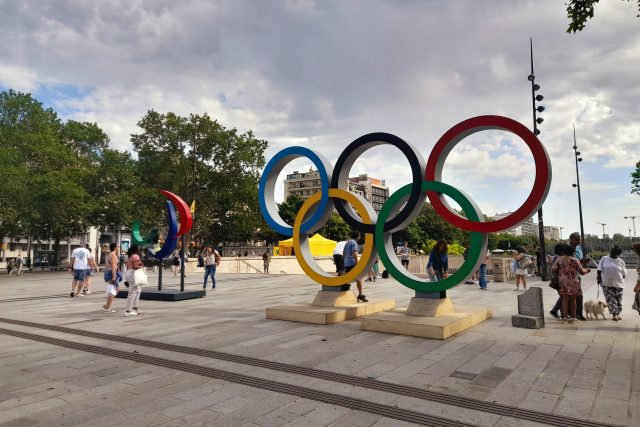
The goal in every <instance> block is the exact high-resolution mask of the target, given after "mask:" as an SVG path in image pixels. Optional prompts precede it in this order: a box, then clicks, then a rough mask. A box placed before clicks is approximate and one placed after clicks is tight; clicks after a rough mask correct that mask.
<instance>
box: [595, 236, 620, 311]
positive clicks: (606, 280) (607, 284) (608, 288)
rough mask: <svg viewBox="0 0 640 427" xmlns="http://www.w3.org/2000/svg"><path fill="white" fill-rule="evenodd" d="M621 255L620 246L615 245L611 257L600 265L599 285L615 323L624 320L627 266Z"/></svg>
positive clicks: (602, 260) (607, 256) (603, 259)
mask: <svg viewBox="0 0 640 427" xmlns="http://www.w3.org/2000/svg"><path fill="white" fill-rule="evenodd" d="M621 253H622V249H620V246H618V245H615V246H614V247H612V248H611V250H610V251H609V255H605V256H603V257H602V258H601V259H600V263H599V264H598V285H599V286H602V293H604V298H605V299H606V300H607V306H608V307H609V313H611V315H612V316H613V320H615V321H618V320H622V317H620V312H621V311H622V291H623V290H624V279H625V277H627V266H626V265H625V263H624V261H623V260H622V259H620V254H621Z"/></svg>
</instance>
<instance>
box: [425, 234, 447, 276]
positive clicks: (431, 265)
mask: <svg viewBox="0 0 640 427" xmlns="http://www.w3.org/2000/svg"><path fill="white" fill-rule="evenodd" d="M448 252H449V247H448V246H447V241H446V240H439V241H438V242H437V243H436V244H435V245H434V246H433V249H432V250H431V253H430V254H429V262H428V263H427V273H429V275H430V276H431V280H434V279H435V281H437V282H439V281H440V280H443V279H446V278H447V276H448V275H449V273H448V271H449V255H448Z"/></svg>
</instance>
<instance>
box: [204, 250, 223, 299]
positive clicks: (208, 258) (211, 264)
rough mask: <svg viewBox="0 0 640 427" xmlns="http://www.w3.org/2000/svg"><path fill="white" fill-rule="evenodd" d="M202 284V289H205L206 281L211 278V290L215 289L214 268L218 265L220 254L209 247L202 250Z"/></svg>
mask: <svg viewBox="0 0 640 427" xmlns="http://www.w3.org/2000/svg"><path fill="white" fill-rule="evenodd" d="M204 253H205V258H204V284H203V285H202V289H207V279H208V278H209V276H211V290H215V289H216V267H217V266H219V265H220V254H219V253H218V251H216V250H215V249H212V248H211V246H207V247H206V249H205V250H204Z"/></svg>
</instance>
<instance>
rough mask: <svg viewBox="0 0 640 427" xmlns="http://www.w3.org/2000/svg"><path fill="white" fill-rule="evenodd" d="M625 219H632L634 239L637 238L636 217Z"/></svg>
mask: <svg viewBox="0 0 640 427" xmlns="http://www.w3.org/2000/svg"><path fill="white" fill-rule="evenodd" d="M624 219H631V221H632V222H633V237H636V217H635V216H625V217H624Z"/></svg>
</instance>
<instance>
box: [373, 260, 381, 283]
mask: <svg viewBox="0 0 640 427" xmlns="http://www.w3.org/2000/svg"><path fill="white" fill-rule="evenodd" d="M371 270H372V271H373V281H374V282H375V281H376V279H377V278H378V274H379V273H380V258H378V257H376V262H374V263H373V267H372V268H371Z"/></svg>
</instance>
